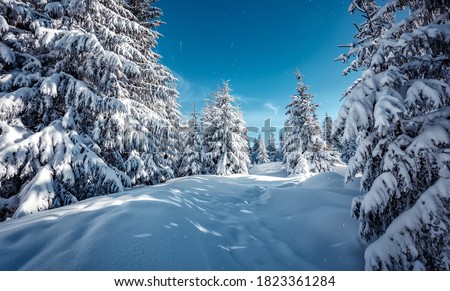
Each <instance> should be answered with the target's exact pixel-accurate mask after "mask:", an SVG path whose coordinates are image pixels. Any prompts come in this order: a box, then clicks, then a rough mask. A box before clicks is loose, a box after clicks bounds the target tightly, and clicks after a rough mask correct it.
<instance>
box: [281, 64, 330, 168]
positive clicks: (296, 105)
mask: <svg viewBox="0 0 450 291" xmlns="http://www.w3.org/2000/svg"><path fill="white" fill-rule="evenodd" d="M295 75H296V78H297V94H295V95H293V96H292V101H291V103H290V104H289V105H288V106H287V107H286V115H287V116H288V117H287V119H286V122H285V136H284V145H283V163H284V164H285V165H286V170H287V172H288V173H289V174H302V173H308V172H313V173H318V172H326V171H330V170H331V166H332V165H333V163H334V162H335V161H336V160H337V159H336V156H335V155H334V153H333V152H332V151H330V150H329V149H328V147H327V145H326V143H325V141H324V140H323V138H322V129H321V128H320V125H319V120H318V118H317V115H316V108H317V105H316V104H314V103H313V98H314V97H313V95H311V94H309V93H308V89H309V88H308V86H306V85H305V84H303V77H302V75H301V74H300V72H299V71H298V70H297V71H296V73H295Z"/></svg>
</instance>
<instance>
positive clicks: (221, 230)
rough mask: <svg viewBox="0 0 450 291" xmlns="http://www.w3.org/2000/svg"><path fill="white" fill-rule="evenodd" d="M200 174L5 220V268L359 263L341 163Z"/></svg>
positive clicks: (350, 189) (0, 245)
mask: <svg viewBox="0 0 450 291" xmlns="http://www.w3.org/2000/svg"><path fill="white" fill-rule="evenodd" d="M251 173H252V175H248V176H245V175H237V176H230V177H218V176H197V177H187V178H181V179H176V180H172V181H170V182H168V183H166V184H163V185H158V186H153V187H138V188H134V189H132V190H128V191H125V192H122V193H119V194H115V195H110V196H103V197H97V198H92V199H88V200H85V201H82V202H79V203H77V204H74V205H71V206H67V207H63V208H59V209H54V210H49V211H45V212H40V213H37V214H33V215H30V216H26V217H23V218H20V219H11V220H8V221H6V222H3V223H0V249H1V250H2V251H1V253H0V270H362V269H363V268H364V258H363V254H364V248H365V246H364V245H363V244H362V243H361V242H360V241H359V239H358V225H357V222H356V221H355V220H354V219H352V218H351V217H350V205H351V199H352V197H354V196H355V195H358V194H359V191H358V188H359V187H358V185H357V183H351V184H347V185H345V184H344V183H343V177H342V175H341V173H342V167H341V168H339V169H337V171H336V172H332V173H324V174H319V175H316V176H313V177H310V178H305V177H303V178H302V177H286V176H285V174H284V171H283V169H281V167H280V164H266V165H261V166H257V167H254V168H253V169H252V170H251Z"/></svg>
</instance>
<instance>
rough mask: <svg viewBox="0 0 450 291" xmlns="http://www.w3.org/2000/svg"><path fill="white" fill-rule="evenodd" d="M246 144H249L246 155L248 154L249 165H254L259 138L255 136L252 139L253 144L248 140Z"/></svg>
mask: <svg viewBox="0 0 450 291" xmlns="http://www.w3.org/2000/svg"><path fill="white" fill-rule="evenodd" d="M249 140H250V139H249ZM248 145H249V155H248V156H249V159H250V164H251V165H255V164H257V162H256V157H257V155H258V150H259V139H258V138H255V139H254V140H253V144H252V145H251V144H250V141H249V144H248Z"/></svg>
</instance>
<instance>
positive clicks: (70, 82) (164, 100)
mask: <svg viewBox="0 0 450 291" xmlns="http://www.w3.org/2000/svg"><path fill="white" fill-rule="evenodd" d="M132 2H133V3H134V4H133V3H132ZM139 2H142V3H144V2H145V3H147V4H149V5H150V4H152V3H153V2H154V1H121V0H110V1H101V0H90V1H86V0H72V1H52V2H50V1H21V0H17V1H9V0H0V12H1V13H0V79H1V82H0V128H1V130H0V208H1V210H0V219H4V218H6V217H8V216H12V215H13V216H14V217H20V216H23V215H26V214H29V213H33V212H36V211H40V210H45V209H48V208H52V207H57V206H61V205H66V204H70V203H73V202H75V201H77V200H80V199H85V198H88V197H92V196H97V195H103V194H108V193H113V192H117V191H121V190H123V189H124V188H125V187H129V186H133V185H137V184H141V183H146V184H154V183H159V182H163V181H166V180H168V179H170V178H173V177H174V170H173V166H174V165H173V160H175V159H176V158H175V157H173V156H174V155H176V154H177V153H176V152H173V150H172V145H173V144H176V142H175V139H176V136H177V133H176V127H174V126H177V119H178V117H179V113H178V104H177V101H176V98H177V95H178V93H177V91H176V89H175V88H174V84H173V82H174V78H173V77H172V75H171V73H170V71H169V70H168V69H167V68H166V67H164V66H163V65H161V64H160V63H159V56H158V55H157V54H155V53H154V52H153V51H152V48H154V46H155V45H156V40H157V38H158V37H159V33H157V32H156V31H154V30H152V29H150V27H155V26H157V24H158V23H159V20H158V19H157V17H158V16H159V13H160V12H159V10H158V9H156V8H153V7H151V6H148V7H147V6H146V7H147V8H148V9H149V10H148V11H149V13H148V14H146V12H145V11H142V10H141V8H139V9H136V8H137V7H138V6H136V5H138V4H139ZM133 12H135V13H137V12H139V14H133ZM147 17H150V19H147ZM152 17H153V18H152ZM165 137H169V138H165ZM170 137H173V139H172V140H171V139H170Z"/></svg>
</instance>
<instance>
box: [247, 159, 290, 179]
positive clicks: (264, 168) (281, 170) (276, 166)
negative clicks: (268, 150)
mask: <svg viewBox="0 0 450 291" xmlns="http://www.w3.org/2000/svg"><path fill="white" fill-rule="evenodd" d="M248 172H249V174H251V175H261V176H272V177H287V176H288V174H287V172H286V168H285V167H284V166H282V164H281V162H275V163H264V164H257V165H254V166H253V168H251V169H250V170H249V171H248Z"/></svg>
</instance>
